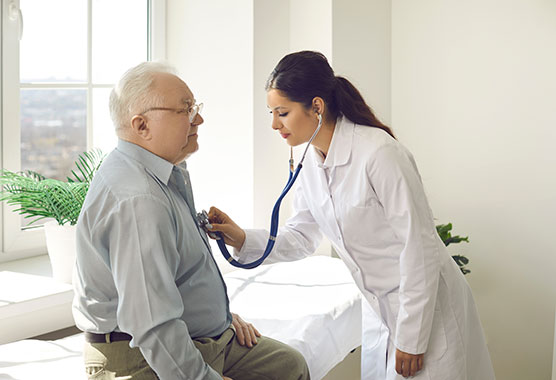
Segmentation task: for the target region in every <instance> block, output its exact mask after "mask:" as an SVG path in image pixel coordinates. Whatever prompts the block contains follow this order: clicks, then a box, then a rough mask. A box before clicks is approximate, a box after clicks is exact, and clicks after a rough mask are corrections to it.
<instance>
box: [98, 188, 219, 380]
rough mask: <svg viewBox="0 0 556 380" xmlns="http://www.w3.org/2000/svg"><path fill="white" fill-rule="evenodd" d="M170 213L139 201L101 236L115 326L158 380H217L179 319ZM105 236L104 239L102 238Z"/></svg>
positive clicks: (123, 208)
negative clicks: (107, 256) (109, 274)
mask: <svg viewBox="0 0 556 380" xmlns="http://www.w3.org/2000/svg"><path fill="white" fill-rule="evenodd" d="M171 220H172V219H171V216H170V211H169V210H168V209H167V207H165V205H163V204H162V203H160V201H158V200H157V199H154V198H152V197H150V196H137V197H134V198H132V199H130V200H126V201H123V202H121V203H120V204H119V207H118V209H116V210H114V212H113V213H112V215H110V216H109V217H107V218H105V220H104V221H103V224H104V226H99V228H100V229H101V230H104V231H110V233H109V234H108V238H107V239H108V241H106V242H105V245H107V246H109V252H110V265H111V269H112V273H113V276H114V282H115V286H116V289H117V292H118V298H119V302H118V309H117V322H118V326H119V328H120V329H121V330H122V331H124V332H127V333H129V334H130V335H131V336H132V337H133V340H132V341H131V343H130V346H131V347H139V349H140V350H141V353H142V354H143V356H144V357H145V359H146V361H147V363H149V365H150V367H151V368H153V369H154V371H155V372H156V373H157V374H158V377H159V378H160V379H161V380H170V379H172V380H175V379H184V380H185V379H187V380H193V379H194V380H221V379H222V377H221V376H220V375H219V374H218V373H217V372H215V371H214V370H213V369H212V368H210V367H209V366H208V365H207V364H206V363H205V361H204V360H203V357H202V356H201V353H200V352H199V350H197V348H196V347H195V345H194V344H193V341H192V339H191V337H190V335H189V331H188V328H187V325H186V323H185V322H184V321H183V320H182V319H181V318H180V317H181V315H182V313H183V310H184V305H183V302H182V298H181V295H180V293H179V290H178V288H177V286H176V283H175V280H174V278H175V268H174V266H175V265H173V264H172V262H174V263H175V262H176V261H179V258H178V257H179V254H178V250H177V246H176V241H175V238H171V234H170V233H169V232H168V231H173V230H175V226H174V225H173V224H172V222H171ZM102 236H107V234H105V233H104V234H102Z"/></svg>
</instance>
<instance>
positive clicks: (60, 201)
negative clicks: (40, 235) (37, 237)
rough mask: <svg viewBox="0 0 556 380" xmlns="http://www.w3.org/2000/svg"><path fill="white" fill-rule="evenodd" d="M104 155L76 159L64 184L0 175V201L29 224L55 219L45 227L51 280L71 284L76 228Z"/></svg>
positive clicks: (28, 175) (28, 173) (20, 175)
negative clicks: (22, 216) (90, 186)
mask: <svg viewBox="0 0 556 380" xmlns="http://www.w3.org/2000/svg"><path fill="white" fill-rule="evenodd" d="M103 159H104V155H103V154H102V152H101V151H100V150H98V149H93V150H91V151H89V152H84V153H82V154H81V155H79V158H78V159H77V161H75V165H76V167H77V170H72V171H71V175H72V176H71V177H67V181H59V180H56V179H52V178H45V177H44V176H42V175H41V174H39V173H37V172H33V171H26V172H21V173H14V172H11V171H9V170H3V171H2V172H0V185H2V186H3V192H2V193H1V194H0V201H5V202H6V203H7V204H9V205H12V206H16V207H17V208H16V209H15V210H14V212H17V213H19V214H21V215H24V217H25V218H32V219H33V218H34V219H33V220H32V221H31V222H30V224H32V223H36V222H37V221H39V220H43V219H46V218H48V219H54V221H50V222H47V223H45V224H44V231H45V236H46V246H47V250H48V255H49V257H50V263H51V266H52V274H53V277H54V278H55V279H57V280H59V281H62V282H67V283H71V275H72V269H73V264H74V262H75V225H76V223H77V219H78V217H79V213H80V212H81V207H82V206H83V201H84V200H85V196H86V195H87V191H88V190H89V184H90V183H91V180H92V179H93V176H94V174H95V173H96V171H97V170H98V168H99V167H100V164H101V163H102V160H103Z"/></svg>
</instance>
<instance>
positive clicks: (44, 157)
mask: <svg viewBox="0 0 556 380" xmlns="http://www.w3.org/2000/svg"><path fill="white" fill-rule="evenodd" d="M20 104H21V111H20V112H21V170H23V171H25V170H33V171H37V172H39V173H40V174H42V175H44V176H45V177H49V178H56V179H59V180H65V179H66V177H67V176H68V175H69V173H70V171H71V170H72V169H73V162H74V161H75V160H76V158H77V156H78V155H79V154H80V153H82V152H84V151H86V150H87V129H86V124H87V93H86V91H85V90H73V89H71V90H66V89H63V90H59V89H57V90H42V89H41V90H22V91H21V103H20Z"/></svg>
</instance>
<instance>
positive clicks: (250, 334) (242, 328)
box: [232, 313, 261, 348]
mask: <svg viewBox="0 0 556 380" xmlns="http://www.w3.org/2000/svg"><path fill="white" fill-rule="evenodd" d="M232 325H234V327H235V329H236V335H237V341H238V342H239V344H240V345H242V346H247V347H249V348H251V347H253V345H254V344H257V337H258V336H261V333H260V332H259V331H257V329H256V328H255V327H253V325H252V324H251V323H247V322H245V321H244V320H243V319H241V317H240V316H239V315H237V314H234V313H232Z"/></svg>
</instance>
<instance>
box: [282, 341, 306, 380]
mask: <svg viewBox="0 0 556 380" xmlns="http://www.w3.org/2000/svg"><path fill="white" fill-rule="evenodd" d="M286 356H287V359H286V360H285V361H284V363H283V364H284V366H283V369H284V372H285V373H284V375H286V374H287V377H284V378H287V379H291V380H309V379H310V376H309V367H307V362H306V361H305V358H304V357H303V355H301V353H300V352H299V351H297V350H296V349H293V348H291V347H288V349H287V352H286Z"/></svg>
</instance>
